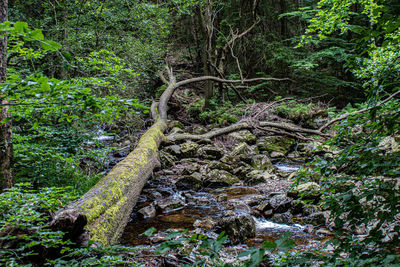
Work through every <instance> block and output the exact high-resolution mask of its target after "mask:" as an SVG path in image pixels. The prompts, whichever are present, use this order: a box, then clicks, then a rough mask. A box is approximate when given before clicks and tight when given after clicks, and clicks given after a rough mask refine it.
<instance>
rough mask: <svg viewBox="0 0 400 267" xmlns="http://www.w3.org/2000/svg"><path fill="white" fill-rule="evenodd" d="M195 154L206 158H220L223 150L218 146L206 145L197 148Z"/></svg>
mask: <svg viewBox="0 0 400 267" xmlns="http://www.w3.org/2000/svg"><path fill="white" fill-rule="evenodd" d="M197 155H198V156H200V157H203V158H206V159H220V158H221V157H222V156H223V155H224V152H223V151H222V149H220V148H218V147H215V146H212V145H206V146H203V147H200V148H199V150H198V151H197Z"/></svg>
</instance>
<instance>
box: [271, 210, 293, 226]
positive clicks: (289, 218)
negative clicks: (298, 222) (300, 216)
mask: <svg viewBox="0 0 400 267" xmlns="http://www.w3.org/2000/svg"><path fill="white" fill-rule="evenodd" d="M271 221H274V222H276V223H283V224H292V223H293V215H292V214H291V213H290V212H289V211H287V212H285V213H278V214H274V216H272V218H271Z"/></svg>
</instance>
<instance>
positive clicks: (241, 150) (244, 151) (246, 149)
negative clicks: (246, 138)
mask: <svg viewBox="0 0 400 267" xmlns="http://www.w3.org/2000/svg"><path fill="white" fill-rule="evenodd" d="M254 154H255V152H254V148H252V147H250V146H249V145H248V144H246V143H240V144H239V145H237V146H236V147H235V148H234V149H233V150H232V151H231V152H230V153H229V155H230V156H236V157H239V159H240V160H242V161H244V162H246V163H249V164H251V161H252V157H253V155H254Z"/></svg>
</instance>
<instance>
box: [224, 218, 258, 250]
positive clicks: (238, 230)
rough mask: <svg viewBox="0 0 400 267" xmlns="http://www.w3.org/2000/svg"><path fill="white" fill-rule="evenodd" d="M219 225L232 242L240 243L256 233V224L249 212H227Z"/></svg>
mask: <svg viewBox="0 0 400 267" xmlns="http://www.w3.org/2000/svg"><path fill="white" fill-rule="evenodd" d="M219 225H220V226H221V228H222V230H224V231H225V232H226V234H227V235H228V236H229V239H230V240H231V241H232V243H241V242H244V241H247V239H249V238H252V237H255V235H256V225H255V222H254V219H253V217H252V216H251V215H249V214H235V213H233V212H227V213H226V214H224V216H223V217H222V219H221V221H220V222H219Z"/></svg>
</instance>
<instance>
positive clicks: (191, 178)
mask: <svg viewBox="0 0 400 267" xmlns="http://www.w3.org/2000/svg"><path fill="white" fill-rule="evenodd" d="M202 184H203V176H202V175H201V174H200V173H199V172H194V173H192V174H191V175H186V176H183V177H182V178H180V179H179V180H178V181H177V182H176V183H175V185H176V187H177V188H178V189H194V190H197V189H199V188H201V186H202Z"/></svg>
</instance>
